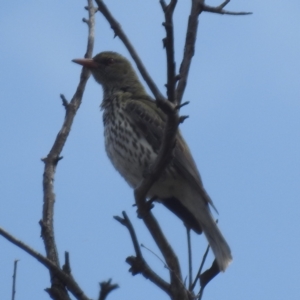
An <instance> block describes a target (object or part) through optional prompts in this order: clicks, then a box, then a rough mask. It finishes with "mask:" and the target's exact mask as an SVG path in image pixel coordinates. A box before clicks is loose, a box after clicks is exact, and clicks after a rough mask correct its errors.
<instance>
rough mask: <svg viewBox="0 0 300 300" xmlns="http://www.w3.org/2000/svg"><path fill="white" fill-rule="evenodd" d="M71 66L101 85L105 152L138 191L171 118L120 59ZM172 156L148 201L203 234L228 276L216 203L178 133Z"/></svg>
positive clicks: (109, 56) (103, 56)
mask: <svg viewBox="0 0 300 300" xmlns="http://www.w3.org/2000/svg"><path fill="white" fill-rule="evenodd" d="M73 62H75V63H78V64H80V65H82V66H84V67H86V68H88V69H90V70H91V72H92V74H93V76H94V78H95V80H96V81H97V82H98V83H100V84H101V85H102V88H103V101H102V104H101V109H102V110H103V123H104V136H105V149H106V152H107V155H108V157H109V158H110V160H111V162H112V164H113V165H114V167H115V168H116V169H117V170H118V171H119V173H120V174H121V175H122V176H123V177H124V179H125V180H126V181H127V182H128V184H129V185H130V186H131V187H132V188H136V187H137V186H138V185H139V183H140V182H141V180H142V179H143V176H144V174H145V173H146V172H147V170H148V169H149V167H150V166H151V164H152V163H153V162H154V160H155V158H156V157H157V154H158V151H159V149H160V146H161V144H162V138H163V132H164V128H165V125H166V120H167V116H166V115H165V114H164V112H163V111H162V110H161V109H160V108H158V107H157V105H156V103H155V102H154V101H153V99H151V97H150V96H149V95H148V94H147V93H146V91H145V89H144V87H143V85H142V84H141V82H140V81H139V79H138V76H137V75H136V73H135V71H134V69H133V68H132V66H131V64H130V62H129V61H128V60H127V59H126V58H124V57H123V56H121V55H120V54H118V53H115V52H102V53H100V54H98V55H96V56H95V57H94V58H93V59H74V60H73ZM173 156H174V157H173V158H172V160H171V162H170V163H169V165H168V166H167V168H166V169H165V170H164V172H163V173H162V175H161V177H160V178H159V179H158V180H157V181H156V182H155V183H154V184H153V186H152V187H151V189H150V191H149V192H148V195H147V196H148V197H156V198H157V199H159V201H160V202H161V203H163V204H164V205H165V206H166V207H167V208H168V209H170V210H171V211H172V212H173V213H175V214H176V215H177V216H178V217H179V218H180V219H182V220H183V222H184V223H185V225H186V226H187V227H188V228H191V229H193V230H194V231H195V232H197V233H199V234H200V233H202V232H204V234H205V236H206V238H207V240H208V242H209V244H210V246H211V248H212V250H213V253H214V255H215V257H216V260H217V263H218V266H219V269H220V270H221V271H225V269H226V268H227V266H228V265H229V263H230V262H231V260H232V256H231V251H230V248H229V246H228V244H227V242H226V241H225V239H224V237H223V235H222V234H221V232H220V230H219V228H218V226H217V224H216V222H215V221H214V219H213V216H212V215H211V212H210V208H209V205H212V206H213V204H212V201H211V199H210V197H209V196H208V194H207V193H206V191H205V189H204V187H203V184H202V181H201V178H200V174H199V172H198V170H197V167H196V164H195V162H194V160H193V158H192V155H191V153H190V150H189V148H188V146H187V144H186V143H185V141H184V139H183V137H182V136H181V134H180V132H179V130H178V133H177V137H176V145H175V148H174V153H173Z"/></svg>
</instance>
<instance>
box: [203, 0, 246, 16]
mask: <svg viewBox="0 0 300 300" xmlns="http://www.w3.org/2000/svg"><path fill="white" fill-rule="evenodd" d="M229 2H230V0H226V1H224V2H223V3H222V4H220V5H219V6H216V7H213V6H208V5H206V4H203V6H202V10H203V11H206V12H211V13H216V14H221V15H234V16H245V15H251V14H252V12H233V11H228V10H224V9H223V8H224V7H225V6H226V5H227V4H228V3H229Z"/></svg>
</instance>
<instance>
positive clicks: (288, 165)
mask: <svg viewBox="0 0 300 300" xmlns="http://www.w3.org/2000/svg"><path fill="white" fill-rule="evenodd" d="M179 2H180V3H179V4H178V8H177V11H176V14H175V29H176V59H177V66H179V62H180V59H181V57H182V45H183V41H184V34H185V27H186V22H187V21H186V20H187V15H188V11H189V7H188V4H186V3H185V2H184V1H179ZM107 3H108V1H107ZM208 4H210V5H218V4H219V2H217V1H210V2H209V3H208ZM85 5H86V3H85V1H76V2H74V1H67V0H66V1H51V2H49V1H48V2H43V1H42V2H37V1H26V2H24V1H14V2H10V1H8V2H5V3H4V2H3V3H2V4H1V10H0V51H1V55H0V65H1V68H0V99H1V101H0V139H1V147H0V154H1V155H0V165H1V172H0V192H1V202H0V226H2V227H4V228H5V229H7V230H8V231H9V232H10V233H12V234H13V235H15V236H16V237H17V238H19V239H21V240H22V241H24V242H26V243H27V244H29V245H30V246H31V247H33V248H35V249H36V250H38V251H40V252H41V253H44V248H43V243H42V240H41V238H40V228H39V225H38V221H39V220H40V218H41V209H42V185H41V182H42V172H43V164H42V162H41V161H40V158H42V157H44V156H45V155H46V154H47V153H48V151H49V149H50V147H51V145H52V143H53V140H54V138H55V136H56V134H57V132H58V130H59V129H60V126H61V124H62V121H63V118H64V109H63V107H62V105H61V101H60V98H59V94H60V93H63V94H64V95H65V96H66V98H67V99H70V98H71V97H72V95H73V93H74V91H75V88H76V86H77V83H78V79H79V74H80V67H79V66H78V65H75V64H73V63H72V62H71V60H72V59H73V58H80V57H83V55H84V53H85V49H86V37H87V29H86V25H85V24H83V23H82V22H81V19H82V17H85V16H86V12H85V10H84V9H83V7H84V6H85ZM109 7H110V8H111V11H112V13H113V14H114V15H115V17H116V18H117V19H118V20H119V21H120V23H121V24H122V26H123V28H124V30H125V31H126V32H127V33H128V36H129V38H130V39H131V40H132V42H133V44H134V45H135V47H136V49H137V51H138V53H139V54H140V56H141V58H142V59H143V61H144V63H145V65H146V67H147V68H148V71H149V73H150V74H151V76H152V77H153V78H154V80H155V82H156V83H157V85H158V86H159V87H160V89H161V90H162V91H163V92H164V84H165V82H166V73H165V52H164V50H163V48H162V42H161V39H162V38H163V37H164V29H163V27H162V26H161V23H162V22H163V15H162V12H161V8H160V5H159V3H158V1H137V0H134V1H133V0H132V1H117V0H111V1H109ZM227 9H231V10H235V11H241V10H244V11H252V12H254V14H253V15H252V16H245V17H233V16H220V15H213V14H208V13H206V14H203V15H202V16H201V17H200V25H199V33H198V40H197V44H196V55H195V57H194V59H193V66H192V68H191V72H190V76H189V83H188V87H187V90H186V93H185V96H184V100H185V101H186V100H189V101H190V105H188V106H186V107H184V108H183V109H182V114H188V115H189V116H190V118H189V119H188V120H186V122H184V124H183V125H182V126H181V130H182V132H183V134H184V136H185V138H186V140H187V141H188V143H189V146H190V148H191V151H192V153H193V156H194V158H195V160H196V162H197V165H198V168H199V170H200V173H201V175H202V179H203V181H204V184H205V187H206V189H207V191H208V192H209V194H210V195H211V198H212V199H213V201H214V203H215V205H216V207H217V208H218V211H219V212H220V215H219V216H218V218H219V224H220V227H221V229H222V231H223V233H224V235H225V236H226V239H227V240H228V242H229V244H230V246H231V248H232V252H233V257H234V261H233V263H232V264H231V266H230V267H229V269H228V271H226V272H225V273H224V274H221V275H219V276H218V277H217V278H216V279H215V280H213V282H211V283H210V284H209V286H207V288H206V290H205V295H204V298H203V299H230V300H231V299H243V300H253V299H258V300H261V299H274V300H277V299H278V300H279V299H289V300H294V299H295V300H296V299H299V298H300V285H299V276H300V274H299V269H300V259H299V254H298V252H299V248H300V236H299V228H300V221H299V213H300V201H299V195H300V154H299V153H300V133H299V131H300V130H299V129H300V82H299V78H300V60H299V53H300V42H299V36H300V26H299V12H300V3H299V1H295V0H291V1H288V2H282V1H278V0H275V1H270V0H269V1H268V0H266V1H257V0H254V1H245V0H232V1H231V3H230V4H229V5H228V7H227ZM96 24H97V25H96V40H95V52H94V53H95V54H96V53H98V52H101V51H104V50H113V51H117V52H120V53H122V54H123V55H125V56H127V57H129V55H128V53H127V50H126V49H125V47H124V46H123V45H122V43H121V42H120V41H119V39H118V38H116V39H113V32H112V31H111V29H110V26H109V25H108V24H107V23H106V21H105V20H104V19H103V17H102V16H101V15H100V14H98V15H97V19H96ZM101 100H102V91H101V87H100V86H99V85H97V84H96V83H95V82H94V80H93V79H91V80H89V82H88V85H87V88H86V92H85V95H84V98H83V103H82V106H81V108H80V110H79V111H78V114H77V116H76V119H75V123H74V125H73V128H72V131H71V134H70V137H69V139H68V142H67V144H66V146H65V148H64V151H63V153H62V155H63V156H64V159H63V160H62V161H60V162H59V166H58V169H57V174H56V179H55V193H56V197H57V199H56V205H55V228H56V239H57V245H58V249H59V254H60V257H61V262H62V261H63V254H64V251H65V250H67V251H69V252H70V255H71V266H72V271H73V275H74V277H75V278H76V279H77V280H78V282H79V284H80V285H81V286H82V288H83V289H84V290H85V292H86V294H87V295H88V296H89V297H91V298H93V299H96V297H97V295H98V290H99V288H98V282H99V281H102V280H105V279H108V278H112V279H113V281H114V282H116V283H118V284H119V285H120V289H119V290H117V291H115V292H113V293H112V294H111V295H110V297H109V298H108V299H110V300H114V299H120V298H122V299H141V298H142V299H145V300H148V299H168V297H167V296H166V295H165V294H164V293H163V292H161V291H160V290H159V289H158V288H157V287H155V286H154V285H153V284H151V283H150V282H149V281H147V280H145V279H144V278H143V277H141V276H135V277H132V276H131V275H130V273H128V265H127V264H126V263H125V258H126V257H127V256H129V255H133V254H134V250H133V247H132V244H131V240H130V238H129V235H128V232H127V231H126V229H125V228H123V227H122V226H120V225H119V224H118V223H117V222H116V221H114V220H113V218H112V216H114V215H120V214H121V212H122V210H126V212H127V213H128V215H129V216H130V218H131V220H132V222H133V224H134V226H135V228H136V231H137V234H138V238H139V241H140V242H141V243H143V244H144V245H146V246H147V247H148V248H150V249H151V250H152V251H154V252H155V253H157V254H159V252H158V250H157V248H156V246H155V244H154V243H153V242H152V240H151V238H150V237H149V234H148V233H147V231H146V230H145V229H144V226H143V223H142V222H141V221H140V220H139V219H137V218H136V214H135V208H133V207H132V204H133V197H132V190H131V189H130V188H129V187H128V186H127V184H126V183H125V182H124V181H123V179H122V178H121V177H120V176H119V175H118V173H117V172H116V171H115V170H114V169H113V167H112V166H111V164H110V162H109V161H108V159H107V157H106V154H105V151H104V147H103V126H102V119H101V113H100V111H99V104H100V102H101ZM153 212H154V213H155V215H156V216H157V217H158V219H159V220H160V222H161V224H162V228H163V230H164V231H165V233H166V235H167V236H168V237H169V240H170V242H171V244H172V246H174V249H175V251H176V252H177V253H178V255H179V257H180V259H181V261H182V270H183V274H184V276H185V275H187V254H186V237H185V230H184V228H183V226H182V223H181V222H180V221H179V220H177V219H176V218H175V217H174V216H173V215H172V214H171V213H169V212H168V211H167V210H166V209H165V208H163V207H162V206H161V205H156V206H155V209H154V211H153ZM192 238H193V245H194V249H193V250H194V251H193V253H194V259H195V269H196V265H197V262H198V261H200V260H201V257H202V254H203V252H204V249H205V248H206V241H205V239H204V237H202V236H196V235H193V236H192ZM143 252H144V255H145V257H146V258H147V260H148V261H149V263H150V264H151V265H152V266H153V268H154V269H155V270H156V271H157V272H158V273H159V274H160V275H161V276H162V277H164V278H166V279H168V271H167V270H166V269H165V268H164V266H163V265H162V263H161V262H160V261H159V260H158V259H157V258H156V257H155V256H154V255H153V254H152V253H150V252H149V251H147V250H144V251H143ZM0 253H1V260H0V270H1V272H0V298H1V299H8V298H9V297H10V295H11V280H12V277H11V276H12V270H13V261H14V260H15V259H20V262H19V265H18V278H17V298H16V299H21V298H23V299H49V297H48V295H47V294H46V293H45V292H44V291H43V290H44V288H46V287H48V286H49V276H48V273H47V271H46V270H45V268H44V267H42V266H41V265H40V264H39V263H37V262H36V261H35V260H34V259H33V258H31V257H30V256H28V255H27V254H25V253H23V252H22V251H21V250H19V249H18V248H16V247H15V246H13V245H11V244H10V243H8V242H7V241H6V240H4V239H3V238H0ZM211 259H212V257H210V260H209V264H210V263H211Z"/></svg>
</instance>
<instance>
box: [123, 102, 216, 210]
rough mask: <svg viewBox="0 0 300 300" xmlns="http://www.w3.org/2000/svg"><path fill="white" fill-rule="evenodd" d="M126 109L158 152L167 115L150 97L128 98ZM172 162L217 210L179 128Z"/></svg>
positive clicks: (135, 124)
mask: <svg viewBox="0 0 300 300" xmlns="http://www.w3.org/2000/svg"><path fill="white" fill-rule="evenodd" d="M125 111H127V112H128V114H129V115H130V119H131V120H132V121H133V122H134V124H133V125H134V126H136V128H139V129H140V130H141V131H142V134H143V136H144V137H145V139H146V140H147V142H148V143H149V144H150V145H151V146H152V148H153V150H154V151H155V152H156V153H158V151H159V149H160V146H161V143H162V138H163V130H164V128H165V125H166V121H167V117H166V115H165V114H164V113H163V112H162V111H161V110H160V109H159V108H158V107H157V106H156V103H155V102H154V101H152V100H150V99H137V100H135V99H132V100H127V101H126V104H125ZM172 164H173V166H174V167H175V168H176V170H177V172H178V173H179V174H180V175H181V176H182V177H183V178H185V180H186V181H187V182H189V183H190V184H191V185H192V186H193V187H194V188H195V189H196V190H197V191H198V192H199V194H200V195H201V198H202V199H203V200H205V201H206V202H207V203H209V204H210V205H211V206H212V207H213V208H214V209H215V210H216V208H215V206H214V204H213V202H212V200H211V199H210V197H209V195H208V194H207V192H206V191H205V189H204V187H203V184H202V181H201V177H200V174H199V172H198V170H197V167H196V164H195V162H194V159H193V157H192V155H191V153H190V151H189V148H188V146H187V145H186V143H185V141H184V139H183V137H182V136H181V134H180V131H179V130H178V134H177V139H176V146H175V149H174V158H173V160H172Z"/></svg>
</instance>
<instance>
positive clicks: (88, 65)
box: [72, 58, 98, 69]
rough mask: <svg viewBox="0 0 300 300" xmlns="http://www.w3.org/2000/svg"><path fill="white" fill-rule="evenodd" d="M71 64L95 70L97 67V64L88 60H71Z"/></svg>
mask: <svg viewBox="0 0 300 300" xmlns="http://www.w3.org/2000/svg"><path fill="white" fill-rule="evenodd" d="M72 62H74V63H76V64H79V65H82V66H84V67H86V68H88V69H95V68H97V66H98V64H97V63H96V62H95V61H94V60H92V59H90V58H76V59H73V60H72Z"/></svg>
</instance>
